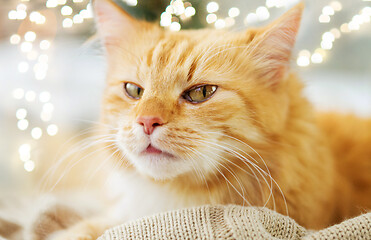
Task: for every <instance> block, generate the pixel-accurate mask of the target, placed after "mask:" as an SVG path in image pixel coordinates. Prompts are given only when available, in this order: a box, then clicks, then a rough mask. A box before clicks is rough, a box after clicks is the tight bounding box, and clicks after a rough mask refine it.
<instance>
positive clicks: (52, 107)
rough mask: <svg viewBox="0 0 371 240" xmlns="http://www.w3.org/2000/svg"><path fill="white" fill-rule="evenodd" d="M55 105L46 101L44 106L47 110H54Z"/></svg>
mask: <svg viewBox="0 0 371 240" xmlns="http://www.w3.org/2000/svg"><path fill="white" fill-rule="evenodd" d="M53 110H54V106H53V104H51V103H45V104H44V106H43V111H45V112H53Z"/></svg>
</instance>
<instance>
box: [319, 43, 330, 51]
mask: <svg viewBox="0 0 371 240" xmlns="http://www.w3.org/2000/svg"><path fill="white" fill-rule="evenodd" d="M321 48H323V49H326V50H330V49H331V48H332V42H331V41H322V42H321Z"/></svg>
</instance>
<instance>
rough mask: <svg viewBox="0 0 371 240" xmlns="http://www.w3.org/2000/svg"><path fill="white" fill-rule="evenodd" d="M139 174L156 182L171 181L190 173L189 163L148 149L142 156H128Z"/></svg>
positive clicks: (165, 153) (168, 154)
mask: <svg viewBox="0 0 371 240" xmlns="http://www.w3.org/2000/svg"><path fill="white" fill-rule="evenodd" d="M127 156H128V159H129V160H130V162H131V163H132V164H133V165H134V166H135V168H136V169H137V171H138V172H140V173H141V174H143V175H145V176H148V177H151V178H153V179H154V180H170V179H174V178H176V177H178V176H180V175H182V174H185V173H187V172H189V171H190V170H191V169H192V168H191V166H188V163H187V161H185V160H183V159H181V158H179V157H177V156H174V155H172V154H170V153H167V152H161V151H156V149H151V148H150V149H148V148H147V149H146V150H145V151H143V152H142V153H140V154H127Z"/></svg>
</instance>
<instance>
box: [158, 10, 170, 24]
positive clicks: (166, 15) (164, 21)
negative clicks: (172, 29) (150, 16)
mask: <svg viewBox="0 0 371 240" xmlns="http://www.w3.org/2000/svg"><path fill="white" fill-rule="evenodd" d="M160 25H161V26H163V27H168V26H170V25H171V14H170V13H168V12H163V13H162V14H161V20H160Z"/></svg>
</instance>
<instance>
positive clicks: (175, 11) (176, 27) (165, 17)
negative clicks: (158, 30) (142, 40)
mask: <svg viewBox="0 0 371 240" xmlns="http://www.w3.org/2000/svg"><path fill="white" fill-rule="evenodd" d="M195 14H196V9H195V8H194V7H192V4H191V3H190V2H183V1H182V0H172V1H170V4H169V5H168V6H167V7H166V9H165V11H164V12H163V13H162V14H161V20H160V25H161V26H162V27H165V28H168V29H169V30H170V31H180V29H181V28H182V25H181V24H180V20H182V21H186V20H187V19H189V18H191V17H192V16H194V15H195Z"/></svg>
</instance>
